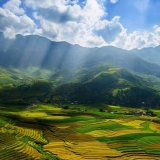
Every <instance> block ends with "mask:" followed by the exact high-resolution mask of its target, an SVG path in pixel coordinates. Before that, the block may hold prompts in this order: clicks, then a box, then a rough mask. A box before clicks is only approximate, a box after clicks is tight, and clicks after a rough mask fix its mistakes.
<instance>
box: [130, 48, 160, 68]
mask: <svg viewBox="0 0 160 160" xmlns="http://www.w3.org/2000/svg"><path fill="white" fill-rule="evenodd" d="M130 53H131V54H135V55H136V56H138V57H140V58H142V59H144V60H145V61H148V62H150V63H156V64H158V65H160V46H157V47H155V48H153V47H150V48H142V49H140V50H138V49H133V50H131V51H130Z"/></svg>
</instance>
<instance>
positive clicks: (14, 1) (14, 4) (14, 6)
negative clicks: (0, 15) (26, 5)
mask: <svg viewBox="0 0 160 160" xmlns="http://www.w3.org/2000/svg"><path fill="white" fill-rule="evenodd" d="M20 5H21V0H9V1H8V2H7V3H5V4H4V5H3V8H5V9H8V10H9V11H10V12H12V13H15V14H18V15H22V14H24V9H23V8H20Z"/></svg>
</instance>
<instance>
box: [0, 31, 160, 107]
mask: <svg viewBox="0 0 160 160" xmlns="http://www.w3.org/2000/svg"><path fill="white" fill-rule="evenodd" d="M0 44H1V45H0V66H1V68H0V69H1V72H2V73H3V76H2V75H1V78H3V79H4V83H5V82H6V83H7V82H8V84H11V85H10V86H12V87H11V88H10V90H9V91H7V92H8V93H7V94H6V92H5V89H3V90H2V91H1V93H0V94H1V96H2V97H3V99H1V100H0V102H1V103H4V102H6V101H8V102H9V103H10V104H12V103H13V102H14V103H15V100H16V103H17V102H18V103H20V104H21V103H25V104H26V103H30V102H31V101H33V102H34V100H35V99H37V98H38V99H39V100H40V101H45V102H52V101H54V102H56V101H60V100H61V101H62V100H63V101H64V100H65V101H79V102H81V103H87V102H94V103H97V102H105V103H109V104H116V105H124V106H134V107H137V106H140V105H141V104H142V102H146V104H147V106H152V107H153V106H154V107H155V106H158V105H159V104H160V100H159V99H160V94H159V91H158V88H157V86H159V85H160V79H159V77H160V66H159V65H158V64H159V60H158V59H159V58H160V56H159V57H158V56H157V57H156V56H153V55H154V54H155V55H158V54H159V47H156V48H145V49H141V50H137V49H134V50H130V51H127V50H123V49H120V48H116V47H112V46H106V47H101V48H84V47H81V46H79V45H71V44H69V43H67V42H53V41H50V40H48V39H46V38H44V37H40V36H36V35H30V36H22V35H17V36H16V39H5V38H4V37H3V34H2V33H1V34H0ZM150 56H151V57H152V58H151V59H150V58H149V57H150ZM154 58H155V59H156V61H155V62H156V63H153V62H154ZM139 75H140V76H139ZM146 75H147V76H148V77H149V78H147V79H145V80H144V79H143V76H145V77H146ZM4 76H5V77H4ZM34 77H40V78H43V79H44V80H47V81H49V83H50V84H47V83H39V82H36V83H34V84H33V85H29V86H28V87H27V88H26V86H21V87H18V88H17V87H16V88H14V87H13V86H16V85H17V84H23V83H22V80H23V79H32V80H33V81H34V80H35V78H34ZM156 77H157V78H156ZM148 79H149V80H150V79H151V80H150V81H148V82H147V81H146V80H148ZM2 84H3V83H2ZM50 85H51V86H52V87H50ZM60 85H61V86H60ZM37 86H38V87H37ZM2 88H3V87H2ZM39 88H41V89H39ZM52 88H53V89H52ZM31 92H32V94H31ZM4 93H5V94H4ZM13 93H14V96H13V97H12V96H10V100H8V94H10V95H11V94H13ZM33 93H34V94H33Z"/></svg>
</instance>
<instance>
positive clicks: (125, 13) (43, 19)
mask: <svg viewBox="0 0 160 160" xmlns="http://www.w3.org/2000/svg"><path fill="white" fill-rule="evenodd" d="M0 32H3V35H4V36H5V38H9V39H14V38H15V37H16V35H17V34H22V35H40V36H44V37H46V38H48V39H50V40H52V41H66V42H69V43H71V44H79V45H81V46H84V47H102V46H108V45H111V46H115V47H118V48H123V49H127V50H130V49H133V48H138V49H140V48H144V47H156V46H158V45H160V0H0Z"/></svg>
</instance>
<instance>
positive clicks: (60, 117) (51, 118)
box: [39, 115, 70, 120]
mask: <svg viewBox="0 0 160 160" xmlns="http://www.w3.org/2000/svg"><path fill="white" fill-rule="evenodd" d="M67 118H70V117H69V116H48V115H47V116H45V117H39V119H44V120H63V119H67Z"/></svg>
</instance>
